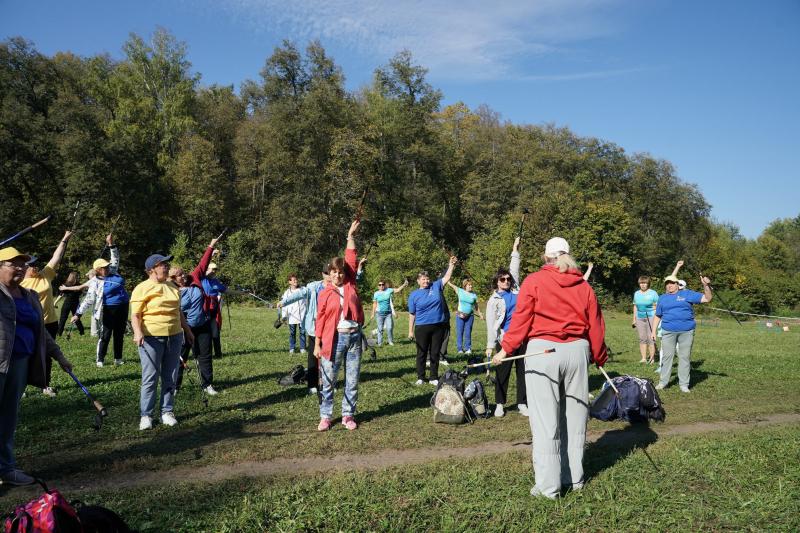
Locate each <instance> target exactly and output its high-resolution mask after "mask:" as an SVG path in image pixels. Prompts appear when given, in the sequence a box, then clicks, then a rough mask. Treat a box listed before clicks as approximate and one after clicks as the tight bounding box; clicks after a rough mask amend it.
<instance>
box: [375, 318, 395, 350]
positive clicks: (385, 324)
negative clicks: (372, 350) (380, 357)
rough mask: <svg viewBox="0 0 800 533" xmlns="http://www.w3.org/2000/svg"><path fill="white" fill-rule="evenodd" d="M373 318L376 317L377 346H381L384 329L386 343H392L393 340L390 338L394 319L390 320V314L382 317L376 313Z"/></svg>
mask: <svg viewBox="0 0 800 533" xmlns="http://www.w3.org/2000/svg"><path fill="white" fill-rule="evenodd" d="M375 316H377V317H378V346H380V345H381V344H383V330H384V328H386V341H387V342H389V343H394V338H393V337H392V329H393V328H394V319H393V318H392V314H391V313H389V314H388V315H382V314H380V313H378V314H377V315H375Z"/></svg>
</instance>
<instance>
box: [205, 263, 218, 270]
mask: <svg viewBox="0 0 800 533" xmlns="http://www.w3.org/2000/svg"><path fill="white" fill-rule="evenodd" d="M217 268H219V267H217V264H216V263H209V264H208V269H209V270H216V269H217Z"/></svg>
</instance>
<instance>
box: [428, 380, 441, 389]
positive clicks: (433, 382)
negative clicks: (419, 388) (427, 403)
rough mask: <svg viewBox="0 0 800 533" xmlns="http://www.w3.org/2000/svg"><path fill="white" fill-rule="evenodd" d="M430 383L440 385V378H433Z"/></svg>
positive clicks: (435, 385)
mask: <svg viewBox="0 0 800 533" xmlns="http://www.w3.org/2000/svg"><path fill="white" fill-rule="evenodd" d="M428 383H429V384H430V385H433V386H434V387H438V386H439V380H438V379H432V380H430V381H429V382H428Z"/></svg>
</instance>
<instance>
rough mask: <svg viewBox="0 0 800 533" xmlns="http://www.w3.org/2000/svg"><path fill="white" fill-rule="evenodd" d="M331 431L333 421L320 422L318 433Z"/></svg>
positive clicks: (325, 419) (321, 420) (324, 420)
mask: <svg viewBox="0 0 800 533" xmlns="http://www.w3.org/2000/svg"><path fill="white" fill-rule="evenodd" d="M329 429H331V419H330V418H322V419H320V421H319V425H318V426H317V431H328V430H329Z"/></svg>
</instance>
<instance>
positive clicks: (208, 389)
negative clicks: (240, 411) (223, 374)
mask: <svg viewBox="0 0 800 533" xmlns="http://www.w3.org/2000/svg"><path fill="white" fill-rule="evenodd" d="M203 390H204V391H206V394H208V395H209V396H216V395H217V394H219V393H218V392H217V391H215V390H214V387H213V386H212V385H209V386H208V387H206V388H205V389H203Z"/></svg>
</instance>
